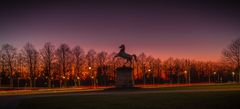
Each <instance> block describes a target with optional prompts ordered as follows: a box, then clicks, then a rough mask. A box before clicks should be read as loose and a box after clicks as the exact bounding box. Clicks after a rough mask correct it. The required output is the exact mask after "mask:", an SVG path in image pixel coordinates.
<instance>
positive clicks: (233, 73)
mask: <svg viewBox="0 0 240 109" xmlns="http://www.w3.org/2000/svg"><path fill="white" fill-rule="evenodd" d="M234 76H235V72H232V82H234Z"/></svg>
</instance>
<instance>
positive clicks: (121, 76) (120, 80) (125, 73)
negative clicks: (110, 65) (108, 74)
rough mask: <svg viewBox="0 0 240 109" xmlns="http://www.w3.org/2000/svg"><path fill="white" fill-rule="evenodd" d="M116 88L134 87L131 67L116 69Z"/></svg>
mask: <svg viewBox="0 0 240 109" xmlns="http://www.w3.org/2000/svg"><path fill="white" fill-rule="evenodd" d="M115 86H116V88H131V87H133V86H134V80H133V69H132V68H131V67H119V68H117V69H116V80H115Z"/></svg>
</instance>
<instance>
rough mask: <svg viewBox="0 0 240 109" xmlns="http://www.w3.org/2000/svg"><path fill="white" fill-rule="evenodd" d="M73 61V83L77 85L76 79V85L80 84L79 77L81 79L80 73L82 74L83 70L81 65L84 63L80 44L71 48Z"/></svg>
mask: <svg viewBox="0 0 240 109" xmlns="http://www.w3.org/2000/svg"><path fill="white" fill-rule="evenodd" d="M72 53H73V58H74V60H73V62H74V81H75V82H74V83H75V86H76V85H77V84H76V83H77V81H78V85H80V79H81V75H82V70H83V65H84V57H85V55H84V51H83V49H82V48H81V47H80V46H76V47H75V48H74V49H73V50H72Z"/></svg>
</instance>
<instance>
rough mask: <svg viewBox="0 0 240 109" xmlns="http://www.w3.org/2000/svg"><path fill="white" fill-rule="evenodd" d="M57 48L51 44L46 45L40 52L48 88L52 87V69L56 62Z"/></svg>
mask: <svg viewBox="0 0 240 109" xmlns="http://www.w3.org/2000/svg"><path fill="white" fill-rule="evenodd" d="M54 52H55V47H54V45H52V44H51V43H50V42H47V43H45V44H44V47H43V48H42V49H41V50H40V53H41V59H42V63H43V67H44V73H45V74H44V75H45V76H46V77H47V79H48V87H51V78H52V76H53V75H52V73H53V72H52V69H53V63H54V61H55V55H54Z"/></svg>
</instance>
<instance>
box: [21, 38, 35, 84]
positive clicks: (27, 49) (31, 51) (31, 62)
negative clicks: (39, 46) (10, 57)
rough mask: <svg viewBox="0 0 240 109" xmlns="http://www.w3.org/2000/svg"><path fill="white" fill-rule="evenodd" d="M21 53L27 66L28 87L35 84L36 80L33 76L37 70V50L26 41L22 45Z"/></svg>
mask: <svg viewBox="0 0 240 109" xmlns="http://www.w3.org/2000/svg"><path fill="white" fill-rule="evenodd" d="M23 54H24V57H25V61H26V64H27V66H28V71H29V79H30V87H32V86H33V84H35V80H36V79H35V76H36V70H37V61H38V52H37V50H36V49H35V48H34V46H33V45H32V44H30V43H27V44H26V45H25V46H24V49H23Z"/></svg>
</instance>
